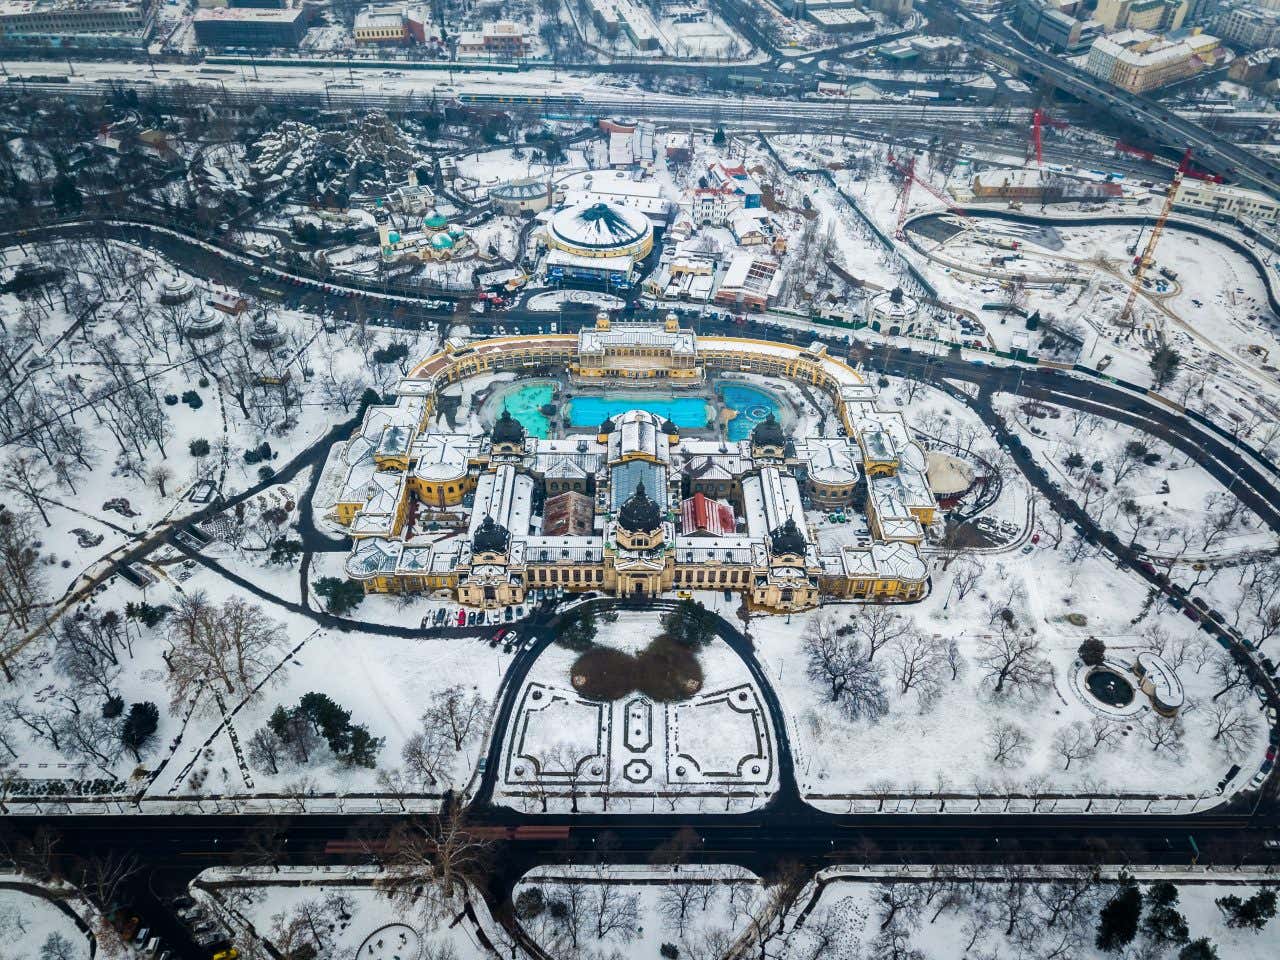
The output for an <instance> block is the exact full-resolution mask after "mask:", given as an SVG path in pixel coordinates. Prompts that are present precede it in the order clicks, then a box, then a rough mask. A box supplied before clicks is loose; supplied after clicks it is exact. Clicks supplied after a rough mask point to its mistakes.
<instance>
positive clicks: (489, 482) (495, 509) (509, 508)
mask: <svg viewBox="0 0 1280 960" xmlns="http://www.w3.org/2000/svg"><path fill="white" fill-rule="evenodd" d="M533 486H534V484H533V479H532V478H530V477H528V476H526V475H524V474H522V473H519V472H518V471H517V470H516V468H515V467H513V466H512V465H511V464H508V463H504V464H501V465H500V466H499V467H498V468H497V469H495V470H494V471H493V472H491V473H483V474H481V475H480V479H479V481H478V482H477V483H476V492H475V499H474V501H473V503H474V506H473V507H472V510H471V523H470V526H469V527H468V530H467V534H468V537H474V535H475V532H476V530H477V528H479V526H480V524H482V523H483V522H484V519H485V517H493V521H494V523H497V524H499V525H500V526H503V527H505V528H506V529H507V532H508V533H510V534H511V535H512V536H513V537H518V536H523V535H525V534H527V533H528V532H529V518H530V516H532V514H533Z"/></svg>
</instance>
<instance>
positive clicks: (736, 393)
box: [716, 383, 778, 440]
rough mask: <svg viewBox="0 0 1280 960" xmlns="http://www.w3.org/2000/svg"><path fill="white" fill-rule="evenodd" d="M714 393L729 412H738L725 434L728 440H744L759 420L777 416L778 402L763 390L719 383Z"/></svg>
mask: <svg viewBox="0 0 1280 960" xmlns="http://www.w3.org/2000/svg"><path fill="white" fill-rule="evenodd" d="M716 393H718V394H720V399H721V400H723V401H724V405H725V406H726V407H728V408H729V409H730V410H736V411H738V415H737V416H736V417H734V418H733V419H732V420H730V421H729V427H728V430H727V431H726V432H727V436H728V439H730V440H745V439H747V437H749V436H750V435H751V431H752V430H753V429H755V425H756V424H757V423H759V422H760V421H761V420H767V419H768V418H769V414H773V415H774V416H775V417H776V416H777V415H778V401H777V400H775V399H774V398H773V397H771V396H769V394H767V393H765V392H764V391H763V390H757V389H756V388H755V387H748V386H745V385H743V384H741V383H720V384H717V385H716Z"/></svg>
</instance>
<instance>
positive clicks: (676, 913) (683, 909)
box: [658, 881, 707, 938]
mask: <svg viewBox="0 0 1280 960" xmlns="http://www.w3.org/2000/svg"><path fill="white" fill-rule="evenodd" d="M706 886H707V885H706V884H699V883H694V882H692V881H677V882H674V883H666V884H663V886H662V893H661V894H660V895H659V897H658V915H659V916H660V917H662V919H663V921H664V922H665V924H666V927H667V929H669V930H674V931H675V932H676V933H677V934H678V935H679V936H680V937H681V938H683V937H684V935H685V933H686V932H687V931H688V929H689V923H690V921H691V920H692V919H693V917H694V916H695V913H696V906H695V905H696V904H697V903H698V901H699V900H700V899H701V895H702V893H703V890H704V889H705V888H706Z"/></svg>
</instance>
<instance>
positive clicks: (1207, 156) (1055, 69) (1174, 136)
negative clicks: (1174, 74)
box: [940, 0, 1280, 196]
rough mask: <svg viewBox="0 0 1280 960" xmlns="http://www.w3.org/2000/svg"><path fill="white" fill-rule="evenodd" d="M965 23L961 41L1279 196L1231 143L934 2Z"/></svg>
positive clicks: (1265, 174)
mask: <svg viewBox="0 0 1280 960" xmlns="http://www.w3.org/2000/svg"><path fill="white" fill-rule="evenodd" d="M940 5H942V6H945V7H947V8H948V10H949V11H950V12H951V13H952V14H954V15H955V17H956V18H957V19H958V20H960V21H961V22H962V23H963V24H964V25H965V33H966V36H967V39H969V40H970V41H972V42H976V43H979V44H981V45H982V46H984V47H987V48H988V49H990V50H991V51H992V52H993V53H998V54H1001V55H1003V56H1005V57H1008V58H1009V59H1011V60H1014V61H1016V62H1017V63H1018V64H1020V66H1021V67H1022V69H1023V70H1025V71H1026V72H1027V73H1030V74H1033V75H1034V76H1037V77H1039V78H1040V79H1041V80H1043V81H1045V82H1048V83H1050V84H1052V85H1053V86H1054V87H1056V88H1057V89H1059V90H1061V91H1062V92H1064V93H1068V94H1071V95H1072V96H1074V97H1078V98H1079V99H1081V100H1083V101H1085V102H1086V103H1091V104H1094V105H1095V106H1098V107H1101V108H1102V109H1104V110H1106V111H1107V112H1109V113H1111V114H1114V115H1115V116H1116V117H1117V118H1119V119H1121V120H1123V121H1125V122H1126V123H1129V124H1132V125H1133V127H1134V128H1135V129H1138V130H1142V131H1144V132H1146V133H1147V134H1150V135H1152V136H1155V137H1157V138H1158V139H1159V140H1160V141H1161V142H1163V143H1165V144H1167V145H1169V146H1170V147H1172V148H1174V149H1177V150H1182V149H1185V148H1186V147H1191V148H1192V150H1193V152H1194V154H1195V161H1196V164H1197V166H1200V167H1206V168H1208V169H1210V170H1213V171H1214V172H1216V173H1220V174H1223V175H1224V176H1226V177H1228V178H1229V179H1231V180H1235V181H1240V182H1244V183H1248V184H1251V185H1255V186H1257V187H1259V188H1261V189H1263V190H1265V191H1267V192H1268V193H1271V194H1273V195H1276V196H1280V167H1277V166H1276V165H1275V164H1274V163H1271V162H1270V161H1268V160H1265V159H1263V158H1261V157H1258V156H1256V155H1254V154H1252V153H1250V152H1249V151H1247V150H1244V149H1242V148H1240V147H1238V146H1236V145H1235V143H1233V142H1232V141H1231V140H1229V139H1227V138H1224V137H1220V136H1218V135H1216V134H1214V133H1212V132H1210V131H1208V130H1206V129H1205V128H1204V127H1202V126H1200V125H1199V124H1197V123H1195V122H1193V121H1192V120H1189V119H1188V118H1186V117H1184V116H1181V115H1179V114H1178V113H1176V112H1175V111H1173V110H1171V109H1170V108H1168V107H1166V106H1164V105H1163V104H1161V103H1158V102H1156V101H1154V100H1152V99H1150V98H1149V97H1140V96H1137V95H1135V94H1132V93H1129V92H1128V91H1126V90H1121V89H1120V88H1119V87H1114V86H1112V85H1111V84H1109V83H1104V82H1102V81H1101V80H1098V79H1097V78H1096V77H1093V76H1090V75H1089V74H1087V73H1085V72H1084V71H1083V70H1078V69H1076V68H1075V67H1074V66H1072V65H1070V64H1069V63H1067V62H1066V61H1065V60H1063V59H1062V58H1061V57H1059V56H1058V55H1057V54H1054V53H1047V52H1045V51H1043V50H1040V49H1038V48H1037V47H1036V46H1035V45H1034V44H1031V43H1029V42H1027V41H1026V40H1025V39H1023V37H1022V36H1021V35H1020V34H1018V33H1017V32H1016V31H1015V30H1013V29H1012V28H1010V27H1009V26H1007V25H1006V24H1004V23H1002V22H1000V21H993V22H991V23H987V22H986V21H984V20H981V19H979V18H978V17H975V16H974V15H973V14H971V13H970V12H969V11H968V10H966V9H965V8H964V6H963V5H961V4H960V3H957V2H955V0H950V2H947V3H943V4H940Z"/></svg>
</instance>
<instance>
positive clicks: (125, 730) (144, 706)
mask: <svg viewBox="0 0 1280 960" xmlns="http://www.w3.org/2000/svg"><path fill="white" fill-rule="evenodd" d="M159 725H160V711H159V710H158V709H157V708H156V705H155V704H154V703H150V702H147V703H135V704H134V705H133V706H131V707H130V708H129V713H128V714H127V715H126V716H125V718H124V721H123V722H122V723H121V724H120V742H121V743H123V744H124V745H125V746H126V747H128V749H129V751H130V752H131V753H132V754H133V759H134V760H135V761H139V762H140V761H141V760H142V748H143V747H145V746H146V745H147V743H148V742H149V741H150V740H151V738H152V737H153V736H154V735H155V732H156V727H158V726H159Z"/></svg>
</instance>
